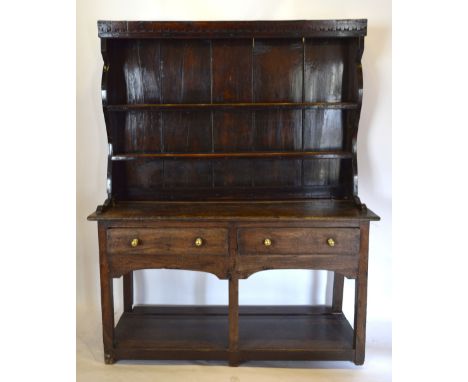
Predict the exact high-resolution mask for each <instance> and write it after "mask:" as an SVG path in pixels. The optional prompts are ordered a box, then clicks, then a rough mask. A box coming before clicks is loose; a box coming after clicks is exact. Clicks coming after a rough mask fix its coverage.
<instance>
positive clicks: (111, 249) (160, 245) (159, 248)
mask: <svg viewBox="0 0 468 382" xmlns="http://www.w3.org/2000/svg"><path fill="white" fill-rule="evenodd" d="M227 235H228V231H227V229H222V228H220V229H218V228H192V229H187V228H186V229H184V230H181V229H180V228H161V229H158V230H155V229H152V228H112V229H108V230H107V242H108V245H107V253H108V254H109V255H114V254H129V255H136V256H138V255H145V254H154V255H177V254H178V255H195V256H199V255H220V256H223V255H224V256H227V254H228V243H227ZM197 238H200V239H201V245H200V246H197V245H196V243H195V241H196V240H197ZM134 239H136V240H137V241H138V244H137V246H136V247H133V246H132V245H131V242H132V240H134Z"/></svg>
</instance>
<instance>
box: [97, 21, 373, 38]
mask: <svg viewBox="0 0 468 382" xmlns="http://www.w3.org/2000/svg"><path fill="white" fill-rule="evenodd" d="M98 29H99V37H101V38H170V39H177V38H219V39H224V38H229V39H233V38H248V37H262V38H287V37H294V36H295V37H356V36H365V35H366V32H367V20H365V19H354V20H288V21H104V20H101V21H98Z"/></svg>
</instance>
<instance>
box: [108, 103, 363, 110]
mask: <svg viewBox="0 0 468 382" xmlns="http://www.w3.org/2000/svg"><path fill="white" fill-rule="evenodd" d="M358 107H359V104H358V103H356V102H236V103H185V104H183V103H178V104H170V103H161V104H123V105H107V106H105V108H106V109H107V110H109V111H131V110H174V111H176V110H230V109H234V110H235V109H242V110H246V109H247V110H249V109H250V110H262V109H357V108H358Z"/></svg>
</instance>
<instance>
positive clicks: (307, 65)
mask: <svg viewBox="0 0 468 382" xmlns="http://www.w3.org/2000/svg"><path fill="white" fill-rule="evenodd" d="M98 29H99V37H100V38H101V54H102V57H103V61H104V66H103V73H102V83H101V94H102V106H103V114H104V121H105V125H106V133H107V139H108V143H109V145H108V147H109V150H108V169H107V199H106V200H105V201H104V203H103V204H102V205H100V206H98V208H97V210H96V212H95V213H93V214H91V215H90V216H89V217H88V219H89V220H92V221H97V222H98V233H99V262H100V278H101V306H102V324H103V344H104V360H105V362H106V363H109V364H111V363H114V362H115V361H117V360H119V359H206V360H210V359H212V360H226V361H228V362H229V365H231V366H237V365H238V364H239V363H240V362H243V361H248V360H262V359H268V360H349V361H352V362H354V363H355V364H358V365H360V364H362V363H363V362H364V356H365V329H366V309H367V269H368V244H369V243H368V242H369V222H370V221H375V220H379V219H380V218H379V217H378V216H377V215H376V214H374V213H373V212H372V211H371V210H370V209H367V207H366V206H365V205H364V204H362V203H361V201H360V199H359V196H358V171H357V134H358V127H359V117H360V112H361V106H362V100H363V76H362V65H361V58H362V55H363V51H364V36H365V35H366V33H367V20H316V21H310V20H309V21H306V20H299V21H219V22H202V21H199V22H164V21H99V22H98ZM197 239H201V241H200V242H199V244H200V245H196V244H195V242H196V240H197ZM265 239H268V240H269V242H270V245H265ZM330 239H332V240H333V245H330V242H329V240H330ZM134 240H136V241H134ZM132 241H133V242H134V245H132ZM155 268H159V269H184V270H193V271H201V272H208V273H211V274H213V275H215V276H216V277H218V278H219V279H223V280H228V283H229V296H228V306H226V307H210V306H204V307H203V306H198V307H173V306H134V288H133V272H134V271H135V270H138V269H155ZM270 269H278V270H281V269H323V270H329V271H333V272H334V273H335V275H334V282H333V300H332V304H331V306H314V307H311V306H301V307H296V306H277V307H273V306H253V307H247V306H240V305H239V285H240V284H241V283H242V282H243V279H245V278H248V277H250V276H251V275H252V274H254V273H257V272H261V271H266V270H270ZM117 277H123V297H124V298H123V302H124V313H123V315H122V316H121V318H120V320H118V324H117V326H115V325H114V302H113V287H112V285H113V279H114V278H117ZM344 277H348V278H353V279H355V280H356V288H355V314H354V329H353V328H351V326H350V324H349V322H348V321H347V319H346V318H345V316H344V315H343V313H342V304H343V286H344ZM168 287H169V286H168ZM114 326H115V327H114Z"/></svg>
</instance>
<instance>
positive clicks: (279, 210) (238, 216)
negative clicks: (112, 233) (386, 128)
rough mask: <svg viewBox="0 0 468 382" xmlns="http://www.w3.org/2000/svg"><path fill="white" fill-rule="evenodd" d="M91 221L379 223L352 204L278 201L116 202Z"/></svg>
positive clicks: (92, 215)
mask: <svg viewBox="0 0 468 382" xmlns="http://www.w3.org/2000/svg"><path fill="white" fill-rule="evenodd" d="M88 220H98V221H112V220H120V221H122V220H126V221H151V220H153V221H157V220H223V221H226V220H233V221H251V220H262V221H281V220H301V221H303V220H334V221H336V220H380V218H379V217H378V216H377V215H376V214H375V213H374V212H372V211H371V210H369V209H366V210H362V209H360V208H359V207H357V206H356V204H355V203H353V202H351V201H340V200H328V199H324V200H282V201H279V200H275V201H244V202H242V201H239V202H233V201H229V202H228V201H225V202H224V201H213V202H117V203H116V204H115V206H113V207H112V208H109V209H108V210H106V211H105V212H103V213H101V214H96V213H95V212H94V213H92V214H91V215H90V216H88Z"/></svg>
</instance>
